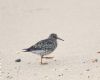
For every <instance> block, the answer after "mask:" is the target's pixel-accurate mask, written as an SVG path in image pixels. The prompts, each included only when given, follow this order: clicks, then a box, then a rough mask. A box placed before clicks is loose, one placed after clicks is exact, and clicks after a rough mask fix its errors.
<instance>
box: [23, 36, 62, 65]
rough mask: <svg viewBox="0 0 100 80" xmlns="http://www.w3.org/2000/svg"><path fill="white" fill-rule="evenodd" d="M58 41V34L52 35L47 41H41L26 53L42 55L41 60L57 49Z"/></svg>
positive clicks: (26, 50)
mask: <svg viewBox="0 0 100 80" xmlns="http://www.w3.org/2000/svg"><path fill="white" fill-rule="evenodd" d="M57 39H60V38H58V36H57V34H50V36H49V37H48V38H47V39H44V40H41V41H39V42H37V43H36V44H35V45H33V46H31V47H29V48H27V49H24V50H25V51H24V52H32V53H34V54H37V55H40V56H41V58H43V56H44V55H47V54H50V53H52V52H53V51H54V50H55V49H56V47H57ZM60 40H62V39H60ZM41 63H42V62H41Z"/></svg>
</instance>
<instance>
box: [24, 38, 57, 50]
mask: <svg viewBox="0 0 100 80" xmlns="http://www.w3.org/2000/svg"><path fill="white" fill-rule="evenodd" d="M56 47H57V41H56V40H53V39H45V40H41V41H39V42H38V43H36V44H35V45H33V46H31V47H29V48H27V49H24V50H25V52H31V51H36V50H44V51H51V52H52V51H54V50H55V48H56Z"/></svg>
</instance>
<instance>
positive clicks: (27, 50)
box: [22, 49, 30, 52]
mask: <svg viewBox="0 0 100 80" xmlns="http://www.w3.org/2000/svg"><path fill="white" fill-rule="evenodd" d="M22 50H23V52H30V49H22Z"/></svg>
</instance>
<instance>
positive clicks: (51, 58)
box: [43, 57, 54, 59]
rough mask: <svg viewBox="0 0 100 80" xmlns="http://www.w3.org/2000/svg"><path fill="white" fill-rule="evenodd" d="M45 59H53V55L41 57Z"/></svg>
mask: <svg viewBox="0 0 100 80" xmlns="http://www.w3.org/2000/svg"><path fill="white" fill-rule="evenodd" d="M43 58H45V59H53V58H54V57H43Z"/></svg>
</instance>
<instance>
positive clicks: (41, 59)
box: [41, 56, 43, 64]
mask: <svg viewBox="0 0 100 80" xmlns="http://www.w3.org/2000/svg"><path fill="white" fill-rule="evenodd" d="M42 58H43V56H41V64H43V63H42Z"/></svg>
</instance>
